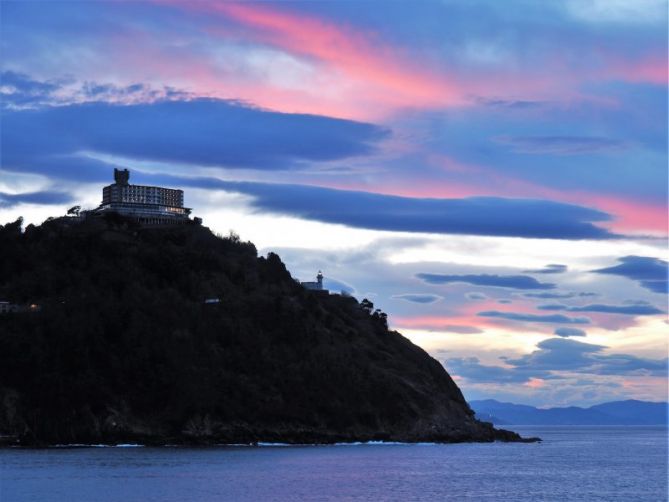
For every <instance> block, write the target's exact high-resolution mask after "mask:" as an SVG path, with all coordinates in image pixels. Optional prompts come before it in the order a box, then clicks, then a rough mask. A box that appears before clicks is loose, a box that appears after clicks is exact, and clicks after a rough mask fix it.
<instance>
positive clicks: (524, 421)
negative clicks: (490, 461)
mask: <svg viewBox="0 0 669 502" xmlns="http://www.w3.org/2000/svg"><path fill="white" fill-rule="evenodd" d="M469 405H470V406H471V407H472V409H473V410H474V411H475V412H476V417H477V418H478V419H479V420H484V421H487V422H492V423H493V424H495V425H666V424H667V403H654V402H648V401H636V400H633V399H630V400H628V401H612V402H610V403H603V404H598V405H596V406H590V407H589V408H579V407H577V406H570V407H567V408H546V409H541V408H535V407H534V406H527V405H523V404H513V403H502V402H500V401H496V400H495V399H484V400H481V401H471V402H470V403H469Z"/></svg>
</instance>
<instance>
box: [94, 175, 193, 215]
mask: <svg viewBox="0 0 669 502" xmlns="http://www.w3.org/2000/svg"><path fill="white" fill-rule="evenodd" d="M129 179H130V172H129V171H128V170H127V169H123V170H121V169H114V183H113V184H112V185H107V186H106V187H104V188H103V189H102V204H100V206H99V207H98V208H97V209H96V210H95V212H96V213H98V214H102V213H109V212H111V213H117V214H121V215H123V216H127V217H130V218H133V219H135V220H138V221H139V222H140V223H142V224H145V225H174V224H181V223H186V222H187V221H189V220H188V215H189V214H190V211H191V210H190V208H187V207H184V205H183V203H184V192H183V190H176V189H173V188H163V187H154V186H144V185H130V184H129V183H128V181H129Z"/></svg>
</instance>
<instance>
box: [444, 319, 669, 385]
mask: <svg viewBox="0 0 669 502" xmlns="http://www.w3.org/2000/svg"><path fill="white" fill-rule="evenodd" d="M560 329H563V328H560ZM561 336H565V335H561ZM569 336H576V335H573V334H571V335H569ZM578 336H581V335H578ZM604 349H606V347H605V346H603V345H594V344H590V343H583V342H578V341H576V340H571V339H569V338H549V339H548V340H543V341H542V342H539V343H538V344H537V350H535V351H533V352H532V353H530V354H526V355H524V356H521V357H518V358H509V357H502V358H501V359H502V360H503V361H504V362H505V363H506V365H507V367H502V366H485V365H482V364H481V363H480V361H479V360H478V359H477V358H475V357H470V358H452V359H447V360H446V361H445V362H444V366H445V367H446V369H447V370H448V371H449V372H450V373H451V374H453V375H458V376H461V377H464V378H467V379H468V380H471V381H473V382H480V383H524V382H527V381H529V380H530V379H532V378H541V379H544V380H551V379H559V378H562V377H563V376H562V375H561V373H563V372H568V373H584V374H594V375H630V374H634V375H638V374H644V375H652V376H665V375H666V374H667V359H645V358H640V357H636V356H632V355H629V354H611V355H607V354H602V352H603V351H604ZM509 366H510V367H509Z"/></svg>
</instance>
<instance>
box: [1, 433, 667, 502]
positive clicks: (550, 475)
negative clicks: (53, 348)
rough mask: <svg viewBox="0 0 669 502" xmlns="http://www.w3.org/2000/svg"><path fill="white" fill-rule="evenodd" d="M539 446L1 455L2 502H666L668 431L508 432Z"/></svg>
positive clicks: (47, 451) (65, 451)
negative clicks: (539, 440) (533, 437)
mask: <svg viewBox="0 0 669 502" xmlns="http://www.w3.org/2000/svg"><path fill="white" fill-rule="evenodd" d="M513 429H514V430H517V431H518V432H521V433H522V434H523V435H537V436H541V437H542V438H543V439H544V442H542V443H537V444H505V443H494V444H452V445H433V444H415V445H405V444H381V445H376V444H366V445H335V446H261V447H220V448H144V447H117V448H49V449H41V450H24V449H5V450H0V501H2V502H23V501H44V502H47V501H55V502H60V501H63V502H65V501H67V502H78V501H81V502H96V501H100V502H108V501H114V502H116V501H118V502H121V501H123V502H133V501H142V502H149V501H161V502H177V501H178V502H182V501H189V502H190V501H220V500H233V501H272V500H276V501H329V500H346V501H359V500H371V501H384V500H396V501H403V502H404V501H414V500H436V501H451V500H454V501H456V500H457V501H460V500H489V501H533V502H534V501H553V500H555V501H560V502H568V501H598V500H602V501H604V500H605V501H625V502H630V501H649V502H660V501H664V500H667V428H666V427H569V426H563V427H545V426H542V427H529V426H523V427H514V428H513Z"/></svg>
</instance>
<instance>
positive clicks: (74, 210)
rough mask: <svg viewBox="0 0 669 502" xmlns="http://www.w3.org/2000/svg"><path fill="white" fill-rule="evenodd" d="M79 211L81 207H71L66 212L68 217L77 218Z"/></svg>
mask: <svg viewBox="0 0 669 502" xmlns="http://www.w3.org/2000/svg"><path fill="white" fill-rule="evenodd" d="M79 211H81V206H72V207H71V208H70V209H68V210H67V214H68V215H74V216H79Z"/></svg>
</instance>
